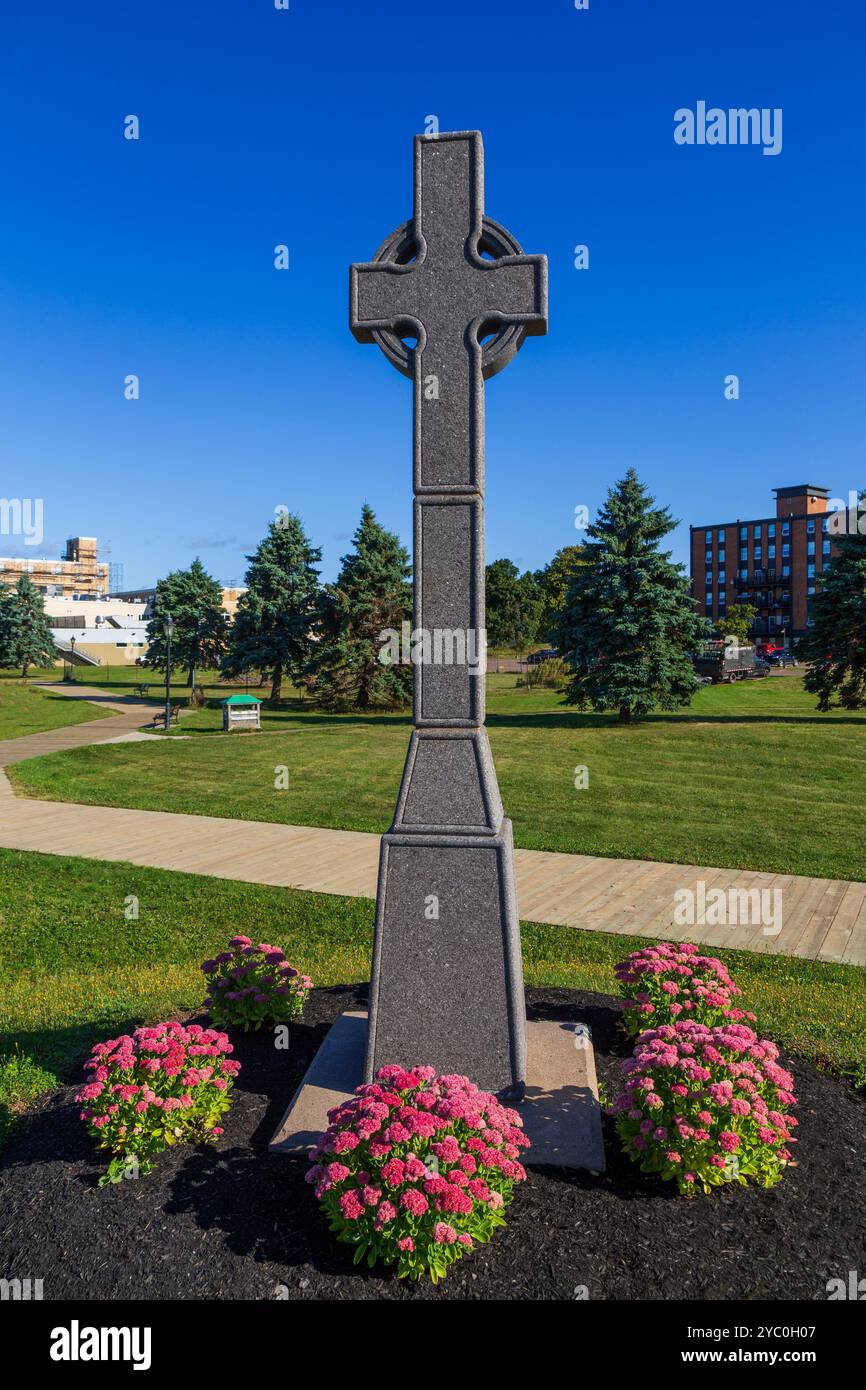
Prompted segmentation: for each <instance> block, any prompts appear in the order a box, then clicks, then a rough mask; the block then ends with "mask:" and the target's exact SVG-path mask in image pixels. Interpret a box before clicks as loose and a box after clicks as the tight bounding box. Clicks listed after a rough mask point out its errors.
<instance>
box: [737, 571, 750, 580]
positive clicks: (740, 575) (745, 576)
mask: <svg viewBox="0 0 866 1390" xmlns="http://www.w3.org/2000/svg"><path fill="white" fill-rule="evenodd" d="M737 578H738V579H742V580H743V582H744V583H745V582H747V581H748V578H749V571H748V570H740V571H739V572H738V574H737Z"/></svg>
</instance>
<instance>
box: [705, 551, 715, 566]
mask: <svg viewBox="0 0 866 1390" xmlns="http://www.w3.org/2000/svg"><path fill="white" fill-rule="evenodd" d="M712 563H713V552H712V551H711V550H706V551H704V564H705V565H711V564H712Z"/></svg>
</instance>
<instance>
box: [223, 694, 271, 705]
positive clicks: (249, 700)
mask: <svg viewBox="0 0 866 1390" xmlns="http://www.w3.org/2000/svg"><path fill="white" fill-rule="evenodd" d="M261 703H262V702H261V700H260V699H259V697H258V695H227V696H226V698H225V699H224V700H221V701H220V704H222V705H260V704H261Z"/></svg>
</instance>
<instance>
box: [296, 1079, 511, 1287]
mask: <svg viewBox="0 0 866 1390" xmlns="http://www.w3.org/2000/svg"><path fill="white" fill-rule="evenodd" d="M328 1119H329V1120H330V1126H329V1128H328V1130H327V1131H326V1133H325V1135H324V1136H323V1138H322V1140H321V1142H320V1143H319V1145H318V1147H317V1148H316V1149H315V1150H314V1152H313V1167H312V1168H310V1170H309V1172H308V1174H307V1181H308V1182H310V1183H313V1184H314V1185H315V1192H316V1196H317V1197H318V1199H319V1201H320V1202H321V1204H322V1208H323V1209H324V1211H325V1212H326V1214H327V1215H328V1216H329V1217H330V1220H331V1230H332V1231H335V1232H336V1234H337V1237H338V1239H340V1240H345V1241H349V1242H350V1243H352V1244H354V1245H356V1246H357V1249H356V1251H355V1263H356V1264H360V1262H361V1260H363V1259H364V1258H366V1259H367V1262H368V1264H370V1265H371V1266H372V1265H373V1264H375V1262H376V1260H377V1259H382V1260H383V1261H384V1262H385V1263H386V1264H393V1263H394V1262H395V1261H396V1263H397V1272H398V1275H399V1276H400V1277H401V1278H405V1277H408V1278H411V1279H421V1278H423V1277H424V1275H425V1274H429V1275H430V1277H431V1279H432V1280H433V1282H434V1283H436V1282H438V1280H439V1279H442V1278H443V1277H444V1276H445V1274H446V1273H447V1271H448V1266H449V1265H450V1264H452V1263H453V1262H454V1261H455V1260H458V1259H460V1257H461V1256H462V1255H463V1254H465V1252H466V1251H467V1250H471V1249H472V1247H473V1245H474V1244H475V1242H476V1241H487V1240H489V1239H490V1237H491V1236H492V1234H493V1232H494V1230H495V1229H496V1227H497V1226H503V1225H504V1224H505V1218H504V1216H503V1211H504V1209H505V1207H506V1206H507V1205H508V1203H509V1202H510V1201H511V1200H512V1197H513V1190H514V1185H515V1183H518V1182H522V1181H523V1180H524V1179H525V1177H526V1170H525V1169H524V1168H523V1166H522V1164H520V1163H519V1162H518V1158H519V1154H520V1150H521V1148H522V1147H525V1146H527V1145H528V1143H529V1140H528V1139H527V1138H526V1135H525V1134H524V1132H523V1124H522V1121H521V1119H520V1116H519V1115H518V1114H517V1112H516V1111H515V1110H510V1109H506V1108H505V1107H504V1106H502V1105H501V1104H500V1103H499V1101H498V1100H497V1099H496V1098H495V1096H492V1095H489V1094H488V1093H487V1092H486V1091H480V1090H479V1089H478V1087H477V1086H475V1085H474V1084H473V1082H471V1081H470V1080H468V1078H467V1077H465V1076H437V1075H436V1073H435V1071H434V1069H433V1067H413V1068H412V1070H411V1071H404V1069H403V1068H402V1067H396V1066H390V1067H382V1068H381V1070H380V1071H379V1072H377V1074H376V1079H375V1081H374V1082H372V1083H370V1084H368V1085H364V1086H359V1087H358V1088H357V1090H356V1092H355V1095H354V1096H353V1097H352V1098H351V1099H350V1100H348V1101H346V1102H345V1103H344V1104H343V1105H339V1106H337V1107H336V1109H334V1110H331V1111H329V1113H328Z"/></svg>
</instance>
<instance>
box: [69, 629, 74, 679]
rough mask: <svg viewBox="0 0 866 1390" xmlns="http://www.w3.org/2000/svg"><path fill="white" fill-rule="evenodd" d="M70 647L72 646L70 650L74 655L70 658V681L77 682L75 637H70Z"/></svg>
mask: <svg viewBox="0 0 866 1390" xmlns="http://www.w3.org/2000/svg"><path fill="white" fill-rule="evenodd" d="M69 646H70V649H71V651H72V655H71V657H70V658H69V679H70V680H71V681H74V680H75V638H74V637H70V639H69Z"/></svg>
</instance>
